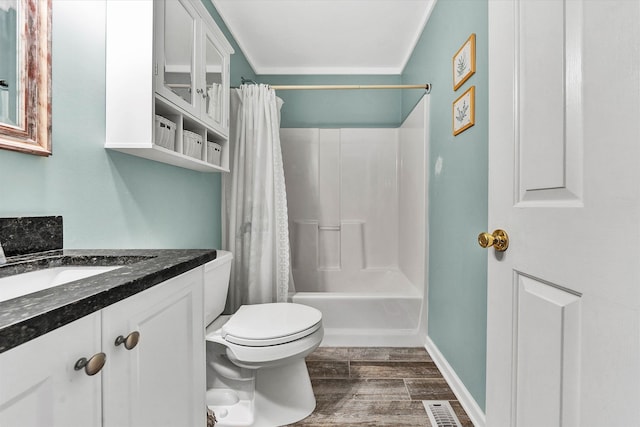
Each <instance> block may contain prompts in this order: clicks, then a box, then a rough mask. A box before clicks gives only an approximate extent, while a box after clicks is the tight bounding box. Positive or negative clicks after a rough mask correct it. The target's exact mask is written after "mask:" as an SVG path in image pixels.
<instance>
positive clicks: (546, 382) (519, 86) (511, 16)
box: [479, 0, 640, 427]
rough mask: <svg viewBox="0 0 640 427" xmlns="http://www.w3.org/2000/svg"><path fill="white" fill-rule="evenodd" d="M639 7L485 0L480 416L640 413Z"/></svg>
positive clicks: (534, 422) (612, 418) (595, 0)
mask: <svg viewBox="0 0 640 427" xmlns="http://www.w3.org/2000/svg"><path fill="white" fill-rule="evenodd" d="M638 19H640V2H638V1H628V0H619V1H616V0H587V1H579V0H513V1H504V0H490V1H489V93H490V97H489V224H488V226H489V228H490V229H489V230H488V231H489V232H491V231H493V230H494V229H497V228H501V229H504V230H506V231H507V233H508V234H509V237H510V246H509V248H508V249H507V250H506V251H505V252H501V253H500V252H496V251H494V249H489V250H490V253H489V257H488V258H489V261H488V263H489V264H488V272H489V273H488V274H489V276H488V286H489V288H488V326H487V339H488V342H487V402H486V412H487V418H486V423H487V426H489V427H502V426H505V427H507V426H517V427H526V426H531V427H540V426H544V427H554V426H563V427H568V426H576V427H577V426H581V427H586V426H640V405H639V404H638V402H640V315H639V311H640V26H638V25H637V22H638ZM479 231H481V230H479Z"/></svg>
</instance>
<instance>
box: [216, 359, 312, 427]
mask: <svg viewBox="0 0 640 427" xmlns="http://www.w3.org/2000/svg"><path fill="white" fill-rule="evenodd" d="M315 407H316V399H315V397H314V395H313V389H312V388H311V379H310V378H309V373H308V371H307V366H306V365H305V363H304V359H299V360H296V361H293V362H291V363H289V364H286V365H281V366H276V367H273V368H261V369H258V370H256V378H255V395H254V401H253V402H247V401H244V400H240V401H239V402H238V403H235V404H233V405H228V406H211V409H212V410H213V411H214V412H215V413H216V416H217V418H218V423H217V424H216V427H232V426H234V427H276V426H282V425H286V424H291V423H294V422H296V421H300V420H301V419H303V418H305V417H307V416H308V415H310V414H311V413H312V412H313V410H314V409H315ZM251 412H253V414H251ZM223 414H224V416H223Z"/></svg>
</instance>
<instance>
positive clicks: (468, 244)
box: [402, 0, 488, 408]
mask: <svg viewBox="0 0 640 427" xmlns="http://www.w3.org/2000/svg"><path fill="white" fill-rule="evenodd" d="M487 19H488V15H487V0H439V1H438V2H437V3H436V5H435V8H434V10H433V12H432V14H431V18H430V19H429V23H428V24H427V28H426V29H425V31H424V33H423V34H422V37H421V38H420V40H419V42H418V44H417V46H416V48H415V50H414V52H413V55H412V56H411V58H410V60H409V62H408V64H407V66H406V67H405V70H404V73H403V74H402V80H403V82H404V83H410V82H415V81H422V80H427V81H429V82H431V83H432V85H433V89H432V91H431V98H430V101H431V122H430V123H431V129H430V149H429V156H430V157H429V158H430V162H431V164H430V166H429V174H430V175H429V214H428V216H429V248H430V250H429V279H428V283H429V320H428V333H429V337H430V338H431V339H432V340H433V342H434V343H435V344H436V345H437V347H438V348H439V350H440V351H441V352H442V354H443V355H444V356H445V357H446V359H447V361H448V362H449V364H450V365H451V366H452V367H453V368H454V370H455V371H456V374H457V375H458V376H459V377H460V379H461V380H462V381H463V382H464V385H465V386H466V388H467V389H468V390H469V391H470V392H471V394H472V395H473V397H474V398H475V399H476V401H477V403H478V404H479V405H480V406H481V407H482V408H484V404H485V383H486V370H485V363H486V334H487V329H486V324H487V312H486V307H487V280H486V277H487V252H486V250H483V249H481V248H480V247H479V246H478V244H477V242H476V236H477V235H478V233H479V232H481V231H484V230H485V229H486V228H487V162H488V154H487V144H488V112H487V110H488V90H487V86H488V67H487V55H488V51H487V34H488V28H487V27H488V21H487ZM471 33H476V43H477V44H476V49H477V50H476V59H477V61H476V63H477V66H476V73H475V74H474V75H473V76H471V78H470V79H469V80H467V82H466V83H465V84H464V85H463V86H462V87H460V88H459V89H458V90H457V91H455V92H454V90H453V83H452V71H451V58H452V57H453V55H454V54H455V53H456V52H457V50H458V49H459V48H460V46H462V44H463V43H464V42H465V41H466V40H467V38H468V37H469V35H470V34H471ZM471 86H475V87H476V120H475V123H476V124H475V126H473V127H471V128H469V129H467V130H466V131H465V132H463V133H461V134H459V135H458V136H453V134H452V129H451V122H452V120H451V104H452V102H453V101H454V100H455V99H456V98H457V97H459V96H460V95H462V93H464V91H466V90H467V89H468V88H470V87H471ZM417 101H418V96H416V95H414V94H412V93H409V92H405V93H403V99H402V117H403V118H404V117H406V116H407V115H408V114H409V112H410V111H411V109H412V108H413V106H414V105H415V103H416V102H417ZM438 159H441V162H442V169H441V172H440V173H438V172H436V168H435V164H436V162H438Z"/></svg>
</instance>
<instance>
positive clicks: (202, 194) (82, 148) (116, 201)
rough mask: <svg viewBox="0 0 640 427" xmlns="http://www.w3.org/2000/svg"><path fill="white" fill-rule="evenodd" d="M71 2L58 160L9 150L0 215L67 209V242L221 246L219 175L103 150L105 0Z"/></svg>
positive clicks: (64, 25)
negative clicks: (97, 0)
mask: <svg viewBox="0 0 640 427" xmlns="http://www.w3.org/2000/svg"><path fill="white" fill-rule="evenodd" d="M207 1H208V0H207ZM65 3H67V5H66V6H65ZM72 3H74V4H73V6H69V5H68V2H60V3H57V2H55V1H54V2H53V34H52V40H53V42H52V43H53V45H52V58H53V63H52V74H53V81H52V91H53V94H52V97H53V101H52V102H53V109H52V110H53V111H52V122H53V141H52V143H53V156H51V157H49V158H44V157H37V156H32V155H27V154H21V153H16V152H11V151H6V150H0V171H1V175H2V183H1V185H0V188H1V191H0V194H1V196H0V216H2V217H7V216H36V215H62V216H63V217H64V239H65V242H64V244H65V247H67V248H211V247H218V246H219V245H220V231H221V230H220V175H219V174H207V173H199V172H194V171H190V170H187V169H182V168H178V167H174V166H170V165H166V164H163V163H158V162H153V161H150V160H146V159H142V158H138V157H134V156H129V155H126V154H122V153H118V152H113V151H109V150H105V149H104V141H105V110H104V109H105V3H104V2H96V1H92V2H72ZM205 3H206V2H205ZM79 58H81V59H79ZM245 64H246V60H244V57H243V56H242V53H241V52H239V51H236V54H235V55H234V61H233V62H232V75H233V79H232V80H239V75H240V74H241V73H253V70H251V67H248V69H247V65H245Z"/></svg>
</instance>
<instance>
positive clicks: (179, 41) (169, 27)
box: [159, 0, 199, 108]
mask: <svg viewBox="0 0 640 427" xmlns="http://www.w3.org/2000/svg"><path fill="white" fill-rule="evenodd" d="M162 4H163V5H164V20H163V21H164V22H163V24H164V35H163V44H164V49H163V59H164V61H163V63H161V64H159V65H160V66H162V67H163V70H162V73H161V74H162V76H163V78H162V86H163V88H164V90H163V93H164V94H165V96H167V97H168V98H170V99H171V100H173V101H174V102H177V103H179V104H182V101H184V103H186V104H188V106H189V107H192V108H195V107H196V106H198V105H199V100H197V99H196V96H197V95H198V94H197V93H196V77H195V59H196V58H195V52H196V29H197V28H196V25H197V24H196V23H197V18H196V17H197V15H196V13H195V11H194V10H193V9H192V8H191V7H190V5H188V4H187V3H185V2H184V1H182V0H171V1H164V2H162Z"/></svg>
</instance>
